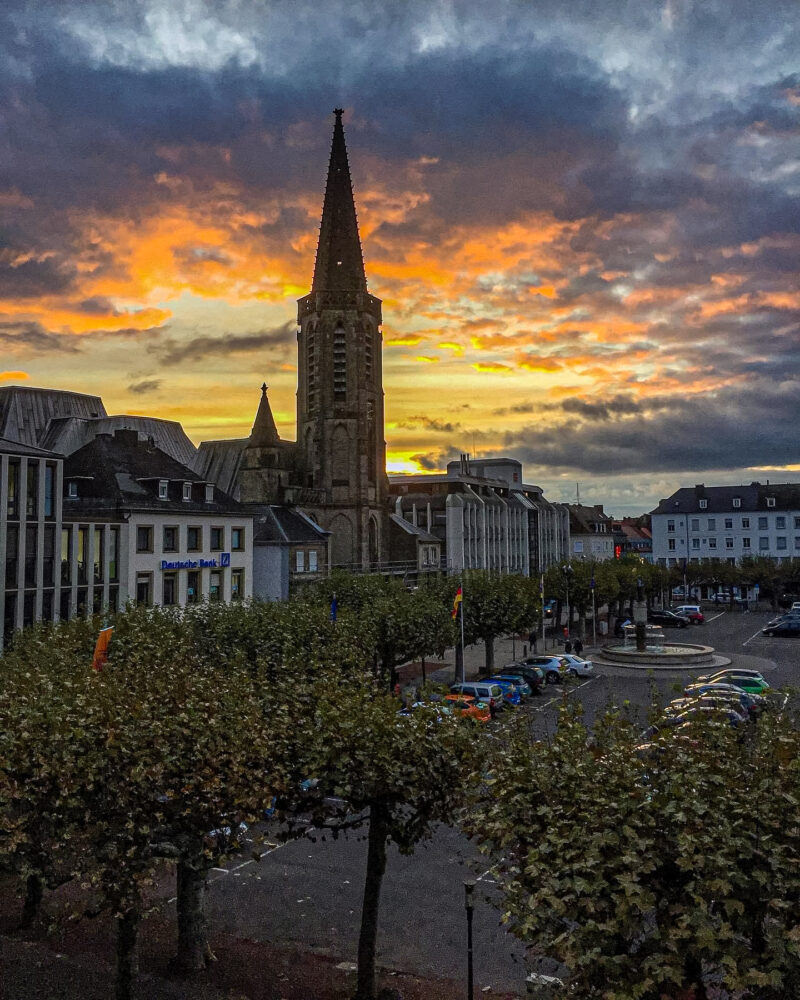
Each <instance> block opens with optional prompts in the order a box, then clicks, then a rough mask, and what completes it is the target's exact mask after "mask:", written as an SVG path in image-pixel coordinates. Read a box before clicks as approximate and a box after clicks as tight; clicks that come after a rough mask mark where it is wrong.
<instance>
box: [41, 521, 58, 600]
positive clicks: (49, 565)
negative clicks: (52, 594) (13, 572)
mask: <svg viewBox="0 0 800 1000" xmlns="http://www.w3.org/2000/svg"><path fill="white" fill-rule="evenodd" d="M55 583H56V526H55V525H54V524H47V525H45V529H44V561H43V563H42V584H43V586H45V587H54V586H55ZM50 617H51V618H52V615H51V616H50Z"/></svg>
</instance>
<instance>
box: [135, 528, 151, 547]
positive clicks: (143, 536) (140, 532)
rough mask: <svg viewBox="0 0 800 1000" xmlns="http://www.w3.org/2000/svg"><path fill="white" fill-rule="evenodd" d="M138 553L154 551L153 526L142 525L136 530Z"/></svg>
mask: <svg viewBox="0 0 800 1000" xmlns="http://www.w3.org/2000/svg"><path fill="white" fill-rule="evenodd" d="M136 551H137V552H152V551H153V526H152V524H140V525H139V526H138V527H137V529H136Z"/></svg>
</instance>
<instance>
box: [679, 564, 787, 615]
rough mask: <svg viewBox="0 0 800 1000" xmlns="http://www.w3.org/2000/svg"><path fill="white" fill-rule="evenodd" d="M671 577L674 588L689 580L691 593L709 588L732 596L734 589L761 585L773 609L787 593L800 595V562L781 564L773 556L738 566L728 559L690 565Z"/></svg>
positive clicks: (681, 568)
mask: <svg viewBox="0 0 800 1000" xmlns="http://www.w3.org/2000/svg"><path fill="white" fill-rule="evenodd" d="M670 574H671V576H670V583H671V586H673V587H678V586H682V585H683V582H684V576H685V579H686V585H687V587H688V588H689V591H690V592H691V589H692V588H693V587H698V586H701V585H706V586H709V587H711V588H712V589H713V590H714V591H715V592H717V591H719V590H728V591H730V592H731V595H732V594H733V590H732V588H733V587H744V586H750V587H752V586H754V585H755V584H758V586H759V589H760V591H761V596H762V597H763V598H764V599H766V600H769V601H770V603H771V604H772V607H773V608H774V607H775V606H776V605H777V602H778V598H779V597H780V595H781V594H782V593H784V592H789V593H793V594H799V595H800V559H782V560H781V561H780V562H778V561H777V560H775V559H772V558H770V557H769V556H747V557H746V558H744V559H740V560H739V562H738V563H730V562H728V560H727V559H701V560H699V561H698V562H688V563H687V564H686V568H685V570H684V568H683V567H673V568H672V569H671V570H670ZM731 599H732V597H731Z"/></svg>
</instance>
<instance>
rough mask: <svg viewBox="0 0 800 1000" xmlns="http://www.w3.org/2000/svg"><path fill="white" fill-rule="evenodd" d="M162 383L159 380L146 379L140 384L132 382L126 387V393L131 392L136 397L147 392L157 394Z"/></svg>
mask: <svg viewBox="0 0 800 1000" xmlns="http://www.w3.org/2000/svg"><path fill="white" fill-rule="evenodd" d="M163 381H164V380H163V379H160V378H146V379H142V381H141V382H132V383H131V384H130V385H129V386H128V392H132V393H133V394H134V395H136V396H144V395H146V394H147V393H148V392H157V391H158V390H159V389H160V388H161V386H162V384H163Z"/></svg>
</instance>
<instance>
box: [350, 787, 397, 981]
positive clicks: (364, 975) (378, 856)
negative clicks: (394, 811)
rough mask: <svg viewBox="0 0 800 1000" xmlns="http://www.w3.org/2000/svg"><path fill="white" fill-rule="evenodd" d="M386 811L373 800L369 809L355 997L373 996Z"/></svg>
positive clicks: (384, 866) (387, 825)
mask: <svg viewBox="0 0 800 1000" xmlns="http://www.w3.org/2000/svg"><path fill="white" fill-rule="evenodd" d="M388 835H389V814H388V811H387V808H386V806H384V805H381V804H380V803H377V802H373V804H372V806H371V807H370V811H369V839H368V848H367V875H366V878H365V880H364V902H363V904H362V907H361V933H360V935H359V938H358V984H357V987H356V993H355V997H354V1000H374V997H375V951H376V944H377V939H378V911H379V908H380V901H381V886H382V884H383V874H384V872H385V871H386V841H387V838H388Z"/></svg>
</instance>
